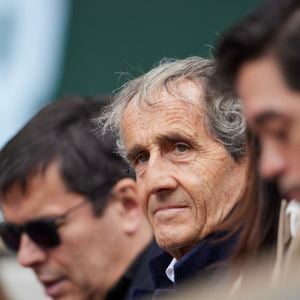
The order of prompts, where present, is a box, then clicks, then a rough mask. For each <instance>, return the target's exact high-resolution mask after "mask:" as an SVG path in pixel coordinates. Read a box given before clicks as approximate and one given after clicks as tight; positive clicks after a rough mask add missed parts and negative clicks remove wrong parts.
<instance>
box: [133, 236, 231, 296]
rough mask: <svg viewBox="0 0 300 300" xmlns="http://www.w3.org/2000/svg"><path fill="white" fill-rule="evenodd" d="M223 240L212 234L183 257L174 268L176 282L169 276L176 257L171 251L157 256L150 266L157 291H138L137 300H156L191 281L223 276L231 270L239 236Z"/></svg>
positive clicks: (135, 293) (136, 293)
mask: <svg viewBox="0 0 300 300" xmlns="http://www.w3.org/2000/svg"><path fill="white" fill-rule="evenodd" d="M222 237H224V233H215V234H211V235H210V236H208V237H207V238H205V239H203V240H202V241H200V242H199V243H198V244H197V245H196V246H195V247H194V248H193V249H192V250H191V251H190V252H189V253H187V254H186V255H185V256H183V257H182V258H181V259H180V260H179V261H178V262H177V263H176V264H175V266H174V275H175V276H174V279H175V283H172V282H171V281H170V280H169V278H168V277H167V275H166V273H165V271H166V269H167V267H168V266H169V264H170V262H171V261H172V259H173V257H172V256H171V255H169V254H168V253H167V252H163V253H161V254H160V255H158V256H156V257H154V258H153V259H152V260H151V261H150V262H149V267H150V271H151V275H152V280H153V284H154V287H155V290H154V291H151V290H150V289H136V290H135V291H134V293H133V299H141V298H143V297H145V296H148V297H149V296H150V295H153V298H156V297H158V296H161V295H165V294H167V293H172V292H175V291H176V289H177V288H178V286H180V285H181V284H182V283H185V282H186V281H188V280H190V279H194V278H197V280H200V281H207V280H212V278H215V277H219V276H220V277H221V276H222V275H223V274H224V273H225V272H226V271H227V265H226V263H225V260H226V258H228V257H229V255H230V253H231V252H232V250H233V246H234V244H235V241H236V238H235V237H230V238H227V239H221V238H222Z"/></svg>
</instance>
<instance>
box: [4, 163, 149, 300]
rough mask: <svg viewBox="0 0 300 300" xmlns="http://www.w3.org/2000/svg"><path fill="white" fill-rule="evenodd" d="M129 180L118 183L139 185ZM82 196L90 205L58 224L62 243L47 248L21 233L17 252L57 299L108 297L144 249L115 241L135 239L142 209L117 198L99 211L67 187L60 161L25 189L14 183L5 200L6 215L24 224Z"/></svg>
mask: <svg viewBox="0 0 300 300" xmlns="http://www.w3.org/2000/svg"><path fill="white" fill-rule="evenodd" d="M126 180H127V179H126ZM126 180H124V182H123V181H122V182H121V183H120V182H119V186H118V187H120V188H121V189H124V188H125V187H130V186H133V187H134V189H135V185H133V183H134V181H133V180H131V179H128V180H127V181H126ZM123 183H124V186H122V184H123ZM118 187H116V188H118ZM127 191H128V193H127V194H130V193H135V194H136V192H135V191H134V190H131V189H127ZM115 194H116V193H115ZM116 197H117V196H116ZM126 199H127V198H126ZM128 199H130V196H128ZM82 201H86V205H83V206H81V207H80V208H79V209H76V210H75V211H73V212H72V213H71V214H70V215H69V216H68V218H67V220H66V222H65V224H64V225H63V226H61V227H60V228H59V234H60V236H61V244H60V245H59V246H58V247H56V248H53V249H49V250H43V249H41V248H39V247H38V246H37V245H36V244H34V243H33V242H32V241H31V240H30V238H29V237H28V236H27V235H26V234H23V236H22V239H21V248H20V250H19V252H18V254H17V258H18V260H19V262H20V264H21V265H23V266H25V267H30V268H32V269H33V270H34V272H35V273H36V275H37V277H38V279H39V280H40V281H41V283H42V284H43V285H44V287H45V290H46V293H47V294H48V295H49V296H51V298H54V299H60V300H61V299H64V300H71V299H72V300H79V299H80V300H83V299H103V298H104V296H105V294H106V292H107V290H108V289H109V288H110V287H111V286H112V285H113V284H114V283H115V282H116V281H117V280H118V278H119V276H120V275H121V274H122V273H123V272H124V270H125V268H127V266H128V264H129V263H130V261H131V260H132V259H133V258H134V256H135V255H136V254H137V251H140V249H141V248H140V247H136V250H133V251H132V252H131V253H130V254H129V253H127V252H129V250H128V251H125V250H126V249H130V247H127V248H126V247H125V250H124V251H120V248H119V247H116V245H121V246H120V247H123V246H122V245H124V243H125V242H124V240H125V239H128V240H130V239H131V236H133V235H134V233H135V232H136V230H137V228H138V227H139V226H140V225H141V224H140V220H141V219H142V218H141V216H139V214H140V215H142V214H141V213H139V212H138V211H137V209H136V208H135V207H137V205H136V206H134V205H135V204H134V202H131V201H130V200H126V201H125V202H126V203H124V202H123V201H118V199H112V200H110V201H109V203H108V206H107V208H106V210H105V212H104V214H103V215H102V216H100V217H95V216H94V214H93V211H92V207H91V204H90V203H89V202H88V201H87V200H86V199H85V198H84V197H83V196H82V195H80V194H77V193H74V192H70V191H69V190H67V189H66V187H65V185H64V183H63V181H62V179H61V177H60V176H59V173H58V168H57V166H56V164H54V165H51V166H50V167H49V168H48V169H47V170H46V172H45V174H44V175H42V174H38V175H35V176H33V177H32V178H31V179H30V180H29V183H28V186H27V190H26V192H25V193H24V192H23V191H22V190H21V189H20V186H19V185H13V186H12V188H11V189H10V190H9V192H8V194H7V195H6V197H5V200H4V202H3V204H2V209H3V212H4V216H5V219H6V221H7V222H13V223H17V224H22V223H24V222H27V221H29V220H33V219H36V218H40V217H53V216H57V215H60V214H63V213H64V212H65V211H67V210H68V209H69V208H71V207H73V206H75V205H77V204H78V203H80V202H82ZM125 206H126V207H125ZM112 232H113V233H114V234H111V233H112ZM147 239H148V237H147ZM149 239H151V236H150V234H149ZM133 243H134V240H133V242H132V244H133ZM143 243H146V242H144V241H143ZM132 247H133V246H132ZM124 261H125V263H124ZM112 262H113V268H112Z"/></svg>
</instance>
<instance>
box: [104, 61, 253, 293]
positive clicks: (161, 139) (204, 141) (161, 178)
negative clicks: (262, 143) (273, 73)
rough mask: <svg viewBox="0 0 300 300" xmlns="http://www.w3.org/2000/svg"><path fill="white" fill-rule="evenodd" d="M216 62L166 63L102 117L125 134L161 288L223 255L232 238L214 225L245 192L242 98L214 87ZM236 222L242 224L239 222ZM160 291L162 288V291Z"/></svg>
mask: <svg viewBox="0 0 300 300" xmlns="http://www.w3.org/2000/svg"><path fill="white" fill-rule="evenodd" d="M213 71H214V63H213V61H211V60H205V59H201V58H199V57H191V58H187V59H183V60H171V61H163V62H162V63H161V64H160V65H159V66H158V67H156V68H154V69H152V70H151V71H150V72H148V73H147V74H145V75H143V76H141V77H138V78H137V79H134V80H132V81H130V82H128V83H127V84H126V85H125V86H124V87H123V89H121V91H120V93H119V94H118V95H117V97H116V98H115V101H114V102H113V103H112V104H111V106H110V107H109V108H108V109H107V111H106V113H105V114H104V115H103V117H102V118H100V121H102V122H106V123H105V128H106V129H107V128H112V129H114V130H116V131H117V133H118V134H119V136H120V142H119V146H120V151H121V152H122V153H123V155H124V156H125V157H126V158H127V159H128V161H129V162H130V164H131V166H132V167H133V169H134V170H135V174H136V180H137V185H138V195H139V200H140V202H141V205H142V208H143V210H144V213H145V215H146V217H147V219H148V221H149V223H150V224H151V227H152V229H153V231H154V235H155V238H156V241H157V243H158V244H159V246H160V247H162V248H163V249H164V250H166V253H163V254H162V255H160V256H159V257H157V258H155V259H154V260H153V261H152V262H151V265H150V267H151V270H152V274H153V278H154V284H155V287H156V289H157V290H161V289H170V288H172V286H175V287H176V285H177V284H178V283H181V282H183V281H185V280H187V279H189V278H192V277H195V276H196V275H199V276H202V277H205V276H208V275H209V274H212V273H214V272H213V271H212V269H213V268H211V269H209V267H210V266H212V265H215V264H217V263H219V262H221V261H223V260H224V259H226V258H227V257H228V256H229V254H230V252H231V250H232V246H233V244H234V240H235V238H229V239H228V238H225V239H221V240H220V239H219V238H220V237H224V232H217V227H218V226H219V225H220V224H222V222H223V221H224V220H225V219H227V218H228V216H229V215H230V213H231V212H232V211H233V209H234V208H235V207H236V205H237V203H238V202H239V200H240V199H241V197H242V194H243V191H244V186H245V180H246V174H247V156H246V149H245V148H246V146H245V143H246V142H245V124H244V122H243V118H242V116H241V113H240V106H239V103H238V100H237V99H236V98H234V97H232V95H230V94H226V95H225V94H221V93H219V91H218V90H215V89H212V87H211V85H210V80H209V79H210V77H211V76H212V74H213ZM237 226H238V225H237ZM157 293H159V291H157Z"/></svg>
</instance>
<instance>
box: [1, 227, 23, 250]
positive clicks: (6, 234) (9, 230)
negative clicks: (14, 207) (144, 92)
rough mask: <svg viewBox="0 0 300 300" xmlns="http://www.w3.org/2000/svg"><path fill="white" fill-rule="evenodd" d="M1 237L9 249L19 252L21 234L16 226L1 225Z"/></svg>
mask: <svg viewBox="0 0 300 300" xmlns="http://www.w3.org/2000/svg"><path fill="white" fill-rule="evenodd" d="M0 236H1V238H2V240H3V242H4V244H5V246H6V247H7V248H8V249H10V250H12V251H14V252H17V251H18V250H19V247H20V239H21V232H20V230H19V229H18V228H17V227H16V226H14V225H10V224H4V225H1V226H0Z"/></svg>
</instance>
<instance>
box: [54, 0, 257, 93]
mask: <svg viewBox="0 0 300 300" xmlns="http://www.w3.org/2000/svg"><path fill="white" fill-rule="evenodd" d="M259 2H260V1H253V0H252V1H250V0H240V1H237V0H236V1H220V0H219V1H218V0H202V1H201V0H185V1H180V0H173V1H169V0H160V1H158V0H153V1H146V0H144V1H142V0H139V1H138V0H131V1H114V0H111V1H99V0H87V1H83V0H74V1H72V4H71V7H70V8H71V15H70V16H71V17H70V22H69V31H68V35H67V44H66V49H65V51H66V52H65V61H64V66H63V72H62V74H61V80H60V81H59V84H58V87H57V91H56V93H55V94H56V97H58V96H62V95H68V94H76V93H80V94H93V93H100V94H105V93H109V92H111V91H112V90H114V89H115V88H116V87H118V86H119V85H120V84H121V83H122V82H123V81H124V76H120V74H121V73H122V72H123V73H130V74H133V76H136V75H138V74H140V72H145V71H147V70H148V69H149V68H150V67H151V66H152V65H153V64H154V63H156V62H157V61H159V60H160V59H162V58H163V57H176V58H183V57H186V56H190V55H201V56H205V57H208V56H211V48H212V46H213V45H214V44H215V41H216V39H217V37H218V34H220V33H221V32H223V31H224V29H226V28H227V27H228V26H230V25H231V24H233V23H234V22H235V21H237V20H238V19H240V18H241V17H243V16H244V15H245V14H247V13H248V12H249V11H251V9H253V8H254V7H255V6H256V5H257V4H258V3H259Z"/></svg>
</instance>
